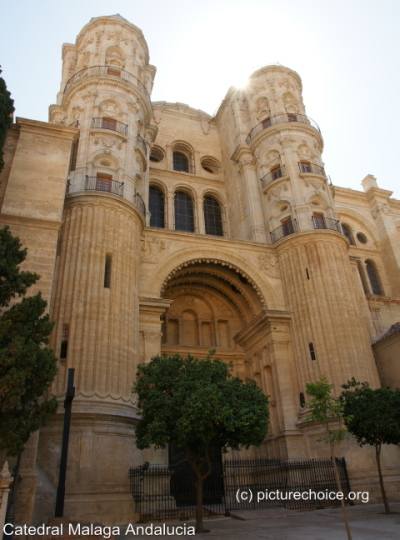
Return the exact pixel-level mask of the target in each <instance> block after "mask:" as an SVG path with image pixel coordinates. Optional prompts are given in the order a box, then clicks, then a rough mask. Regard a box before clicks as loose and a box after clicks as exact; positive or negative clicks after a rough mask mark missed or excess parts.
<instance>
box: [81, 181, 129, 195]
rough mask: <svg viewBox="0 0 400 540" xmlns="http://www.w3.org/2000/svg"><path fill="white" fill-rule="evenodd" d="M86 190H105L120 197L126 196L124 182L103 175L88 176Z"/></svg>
mask: <svg viewBox="0 0 400 540" xmlns="http://www.w3.org/2000/svg"><path fill="white" fill-rule="evenodd" d="M85 190H88V191H104V192H106V193H114V194H115V195H119V196H120V197H123V196H124V183H123V182H117V180H112V179H111V178H102V177H101V176H86V177H85Z"/></svg>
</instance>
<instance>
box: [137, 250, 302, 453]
mask: <svg viewBox="0 0 400 540" xmlns="http://www.w3.org/2000/svg"><path fill="white" fill-rule="evenodd" d="M291 319H292V313H291V312H286V311H279V310H276V309H268V306H267V305H266V300H265V298H264V297H263V295H262V293H261V291H260V289H259V288H258V287H257V285H256V284H255V283H254V282H253V281H252V279H251V276H249V275H247V274H245V273H244V272H243V271H241V270H240V269H239V268H237V267H236V266H234V265H233V264H230V263H228V262H225V261H218V260H215V259H213V260H210V259H196V260H192V261H187V262H184V263H182V264H181V265H180V266H179V267H177V268H175V269H174V270H173V271H172V272H171V273H170V274H169V275H168V277H167V278H166V279H165V281H164V284H163V286H162V288H161V292H160V298H159V299H154V298H147V297H144V298H142V299H141V328H142V345H141V351H142V359H143V360H142V361H144V362H146V361H148V360H150V358H151V357H152V356H154V355H155V354H159V353H160V352H161V353H164V354H167V355H168V356H172V355H174V354H181V355H182V356H187V354H192V355H193V356H196V357H197V358H205V357H206V356H207V355H208V352H209V351H210V350H211V349H215V350H216V357H218V358H221V359H222V360H224V361H226V362H231V363H232V365H233V373H234V375H237V376H239V377H241V378H243V379H253V380H255V381H256V382H257V384H258V385H259V386H260V387H261V388H262V390H263V392H264V393H265V394H266V395H268V396H270V404H271V406H270V430H269V436H268V438H267V440H266V445H263V446H262V447H259V448H257V449H255V448H251V449H249V450H248V451H243V453H242V456H246V457H277V458H281V459H289V458H291V457H299V444H300V442H299V439H301V434H300V433H299V431H298V429H297V426H296V423H297V422H298V412H299V392H300V391H301V390H299V388H298V384H297V377H296V369H297V368H296V362H295V359H294V355H293V345H292V335H291V330H290V325H291ZM160 323H161V328H160ZM160 330H161V331H160ZM300 456H302V455H301V453H300Z"/></svg>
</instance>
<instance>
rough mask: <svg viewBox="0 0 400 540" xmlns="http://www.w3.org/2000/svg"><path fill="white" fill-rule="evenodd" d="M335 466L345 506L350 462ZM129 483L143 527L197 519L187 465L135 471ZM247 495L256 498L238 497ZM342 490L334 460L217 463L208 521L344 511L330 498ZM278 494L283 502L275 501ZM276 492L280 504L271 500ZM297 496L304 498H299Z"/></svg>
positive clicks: (209, 485)
mask: <svg viewBox="0 0 400 540" xmlns="http://www.w3.org/2000/svg"><path fill="white" fill-rule="evenodd" d="M336 464H337V466H338V469H339V475H340V480H341V484H342V490H343V493H344V497H345V500H346V497H347V496H348V494H349V492H350V485H349V480H348V476H347V471H346V462H345V460H344V458H341V459H338V458H336ZM129 479H130V490H131V494H132V497H133V499H134V501H135V506H136V508H135V510H136V512H138V513H139V514H140V521H153V520H164V519H180V520H187V519H189V518H191V517H194V515H195V506H196V492H195V488H194V473H193V470H192V468H191V467H190V465H189V464H188V463H187V462H186V461H183V462H181V463H180V464H179V465H150V466H149V465H148V464H147V465H146V466H141V467H133V468H131V469H130V470H129ZM244 489H245V490H246V493H247V494H248V495H249V493H250V492H251V494H252V497H250V496H248V498H247V500H241V499H240V498H239V497H238V496H237V493H238V490H241V491H243V490H244ZM337 490H338V488H337V485H336V481H335V474H334V468H333V462H332V461H331V460H290V461H280V460H279V459H235V460H225V461H223V462H218V463H213V470H212V473H211V474H210V476H209V477H208V478H207V479H206V480H205V482H204V496H203V515H204V516H212V515H223V514H228V513H229V511H231V510H237V509H242V510H254V509H259V508H271V507H274V506H284V507H285V508H290V509H292V510H295V509H306V508H325V507H328V506H339V505H340V500H337V499H335V500H330V499H329V498H328V497H327V492H337ZM278 491H279V497H276V494H277V493H278ZM272 492H274V495H275V499H273V497H272V496H271V497H268V494H271V493H272ZM295 493H300V496H298V495H297V496H296V497H294V496H293V495H294V494H295ZM303 493H304V494H305V496H304V497H303V496H302V494H303ZM318 494H319V495H318ZM277 499H278V500H277Z"/></svg>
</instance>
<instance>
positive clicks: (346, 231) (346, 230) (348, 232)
mask: <svg viewBox="0 0 400 540" xmlns="http://www.w3.org/2000/svg"><path fill="white" fill-rule="evenodd" d="M341 225H342V231H343V234H344V235H345V237H346V238H347V239H348V241H349V242H350V245H351V246H355V243H354V238H353V235H352V234H351V230H350V227H349V226H348V225H345V224H344V223H342V224H341Z"/></svg>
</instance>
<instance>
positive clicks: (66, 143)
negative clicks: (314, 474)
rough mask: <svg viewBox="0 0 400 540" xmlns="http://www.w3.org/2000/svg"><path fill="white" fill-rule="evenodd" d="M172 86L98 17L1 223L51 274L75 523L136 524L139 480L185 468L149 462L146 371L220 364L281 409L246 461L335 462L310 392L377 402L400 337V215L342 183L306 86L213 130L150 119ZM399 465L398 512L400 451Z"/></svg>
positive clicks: (40, 125) (58, 388)
mask: <svg viewBox="0 0 400 540" xmlns="http://www.w3.org/2000/svg"><path fill="white" fill-rule="evenodd" d="M154 76H155V68H154V66H152V65H150V64H149V52H148V48H147V44H146V41H145V40H144V37H143V34H142V32H141V31H140V30H139V29H138V28H137V27H135V26H134V25H133V24H131V23H129V22H128V21H126V20H125V19H123V18H122V17H120V16H112V17H98V18H94V19H92V20H91V21H90V22H89V23H88V24H87V25H86V26H85V27H84V28H83V30H82V31H81V33H80V34H79V36H78V37H77V40H76V43H75V45H72V44H66V45H64V47H63V71H62V84H61V90H60V93H59V94H58V98H57V104H56V105H52V106H51V107H50V122H49V123H44V122H35V121H32V120H26V119H20V118H17V121H16V124H15V125H14V127H13V129H11V130H10V133H9V138H8V141H7V145H6V148H5V157H6V162H7V164H6V167H5V169H4V170H3V172H2V175H1V179H2V182H1V188H0V205H1V215H0V221H1V224H6V223H7V224H9V225H10V226H11V229H12V232H13V233H14V234H17V235H18V236H19V237H20V238H21V241H22V243H23V245H25V246H27V247H28V258H27V260H26V262H25V263H24V266H25V267H26V268H29V269H30V270H33V271H36V272H38V273H39V274H40V275H41V279H40V281H39V282H38V284H37V285H36V286H35V290H36V289H37V288H40V289H41V290H42V293H43V295H44V297H45V298H46V299H47V300H48V302H49V310H50V314H51V317H52V320H54V321H55V323H56V326H55V329H54V331H53V334H52V343H51V344H52V347H53V348H54V350H55V351H56V354H57V355H58V356H59V358H60V359H59V369H58V375H57V379H56V381H55V383H54V387H53V392H54V393H55V394H56V395H57V396H58V397H59V398H60V401H62V400H63V397H64V394H65V389H66V381H67V372H68V368H72V367H73V368H75V387H76V396H75V399H74V402H73V421H72V431H71V442H70V453H69V462H68V477H67V493H66V509H65V513H66V515H68V516H69V517H70V519H71V520H73V521H78V520H81V521H85V522H88V521H94V522H101V523H103V524H105V525H106V524H108V525H110V524H122V523H127V522H131V521H132V520H133V519H134V518H135V506H134V502H133V499H132V497H131V495H130V493H129V482H128V469H129V467H130V466H134V465H139V464H141V463H143V462H144V461H149V462H150V463H163V462H165V461H166V460H167V454H166V452H155V451H152V450H148V451H145V452H140V451H138V450H137V449H136V447H135V442H134V441H135V422H136V421H137V418H138V416H137V409H136V406H135V397H134V396H133V395H132V394H131V386H132V383H133V380H134V377H135V372H136V368H137V365H138V364H139V363H140V362H146V361H148V360H149V359H150V358H151V356H153V355H155V354H158V353H160V352H165V353H168V354H169V353H176V352H179V353H182V354H185V355H186V354H187V353H188V352H190V353H192V354H194V355H196V356H198V357H205V356H206V354H207V352H208V351H209V349H212V348H215V349H216V350H217V356H219V357H220V358H222V359H224V360H226V361H231V362H232V363H233V366H234V370H235V372H236V373H237V374H238V375H240V376H241V377H244V378H246V377H247V378H253V379H255V380H256V381H257V382H258V384H259V385H260V386H261V387H262V389H263V390H264V391H265V393H266V394H268V395H269V396H270V402H271V424H270V430H269V435H268V438H267V440H266V442H265V444H264V445H263V446H262V447H260V448H257V449H250V450H248V451H247V452H246V455H247V456H250V457H256V456H260V457H261V456H268V457H276V458H280V459H292V458H319V457H326V453H327V448H326V447H324V445H322V444H318V443H316V442H315V441H316V439H317V438H318V434H319V428H318V426H315V425H310V424H309V423H307V422H304V421H303V416H304V415H303V412H304V410H303V408H302V403H303V398H304V393H305V385H306V383H307V382H311V381H315V380H316V379H318V378H319V377H320V376H321V375H326V376H327V377H328V379H329V380H330V381H331V382H333V383H334V384H335V388H336V392H340V385H341V384H343V383H345V382H346V381H347V380H348V379H349V378H351V377H353V376H354V377H356V378H357V379H359V380H362V381H364V380H368V381H369V382H370V384H371V385H372V386H375V387H376V386H379V385H380V384H381V382H380V378H379V372H378V369H377V365H376V362H375V359H374V355H373V350H372V346H371V343H372V341H373V340H374V339H376V338H378V337H379V336H380V335H382V334H383V333H384V332H385V331H386V330H387V329H388V328H389V327H390V326H391V325H393V324H394V323H396V322H397V321H399V320H400V270H399V265H400V201H397V200H395V199H391V197H390V196H391V192H389V191H386V190H384V189H381V188H379V187H378V185H377V182H376V180H375V178H374V177H372V176H367V177H366V178H365V179H364V181H363V187H364V192H358V191H354V190H350V189H344V188H341V187H338V186H333V185H332V184H331V182H330V180H329V177H328V176H327V174H326V172H325V169H324V163H323V160H322V151H323V144H324V143H323V138H322V134H321V132H320V130H319V127H318V125H317V124H316V123H315V122H314V121H313V120H311V119H310V118H308V117H307V116H306V111H305V107H304V104H303V100H302V83H301V79H300V77H299V76H298V74H297V73H295V72H294V71H292V70H291V69H288V68H286V67H283V66H278V65H273V66H267V67H264V68H262V69H259V70H258V71H256V72H255V73H254V74H253V75H252V76H251V77H250V80H249V84H248V86H247V87H246V88H245V89H235V88H231V89H230V90H229V91H228V93H227V95H226V97H225V100H224V101H223V102H222V104H221V106H220V108H219V110H218V112H217V114H216V115H215V117H212V116H210V115H208V114H206V113H204V112H202V111H199V110H194V109H192V108H190V107H189V106H188V105H185V104H181V103H166V102H156V103H152V102H151V100H150V95H151V90H152V85H153V80H154ZM33 292H34V291H33ZM62 419H63V409H62V407H60V409H59V411H58V413H57V414H56V415H55V417H54V418H53V420H52V421H51V422H50V423H49V424H48V426H46V428H44V429H43V430H41V432H40V434H39V441H38V442H37V439H35V440H34V442H32V443H31V444H30V447H29V451H28V452H27V453H26V457H25V470H26V475H27V476H29V478H30V484H29V485H30V488H29V493H28V492H27V493H26V494H25V498H26V501H27V502H26V504H25V506H24V508H25V510H24V512H25V513H24V516H23V519H24V520H26V521H29V520H30V519H31V517H32V514H33V513H34V514H35V517H34V518H33V519H34V520H36V521H38V520H39V521H41V520H43V519H44V518H46V517H48V516H50V515H52V512H53V506H52V504H53V502H54V487H55V486H56V485H57V475H58V464H59V459H60V445H61V433H62ZM385 450H386V453H385V455H384V456H383V462H384V466H385V469H386V473H387V476H388V480H387V487H388V492H389V493H391V494H392V496H393V495H394V493H395V492H396V483H397V485H398V481H399V474H400V451H399V449H398V448H387V449H385ZM342 453H343V454H344V455H345V456H346V458H347V463H348V469H349V474H350V481H351V485H352V488H353V489H357V487H360V488H362V489H368V490H369V491H370V492H371V494H373V496H375V493H377V490H378V487H377V486H378V484H377V480H376V471H375V464H374V460H373V455H372V454H370V453H369V452H368V451H367V450H366V449H362V450H360V449H358V448H357V446H356V445H355V444H354V443H348V444H347V445H346V446H345V447H344V448H343V450H342ZM35 461H36V469H34V463H35ZM35 471H36V472H35ZM35 482H37V484H38V488H37V490H36V492H37V493H36V502H35V504H36V512H34V510H33V498H32V493H33V491H34V485H35ZM29 501H30V502H29Z"/></svg>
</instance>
